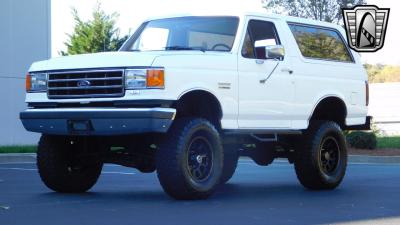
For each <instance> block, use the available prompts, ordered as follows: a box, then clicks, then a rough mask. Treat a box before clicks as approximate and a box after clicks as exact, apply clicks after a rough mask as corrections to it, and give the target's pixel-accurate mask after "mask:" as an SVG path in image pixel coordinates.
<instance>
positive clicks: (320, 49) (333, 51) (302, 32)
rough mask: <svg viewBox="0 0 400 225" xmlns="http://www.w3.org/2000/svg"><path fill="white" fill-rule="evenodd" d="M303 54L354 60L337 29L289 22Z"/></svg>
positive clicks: (329, 58)
mask: <svg viewBox="0 0 400 225" xmlns="http://www.w3.org/2000/svg"><path fill="white" fill-rule="evenodd" d="M289 27H290V30H291V31H292V33H293V35H294V37H295V39H296V42H297V44H298V46H299V48H300V51H301V54H303V56H305V57H310V58H317V59H327V60H337V61H346V62H352V58H351V56H350V54H349V51H348V50H347V48H346V45H345V43H344V42H343V39H342V38H341V36H340V35H339V33H338V32H337V31H334V30H330V29H324V28H319V27H309V26H304V25H297V24H289Z"/></svg>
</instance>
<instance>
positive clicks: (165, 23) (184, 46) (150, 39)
mask: <svg viewBox="0 0 400 225" xmlns="http://www.w3.org/2000/svg"><path fill="white" fill-rule="evenodd" d="M238 23H239V19H238V18H237V17H192V16H191V17H178V18H168V19H160V20H153V21H149V22H145V23H144V24H142V26H141V27H140V28H139V29H138V31H137V32H136V33H135V34H134V35H133V36H132V37H131V38H130V39H129V40H128V41H127V42H126V43H125V44H124V46H123V47H122V48H121V51H182V50H199V51H224V52H228V51H230V50H231V49H232V45H233V42H234V40H235V35H236V31H237V27H238Z"/></svg>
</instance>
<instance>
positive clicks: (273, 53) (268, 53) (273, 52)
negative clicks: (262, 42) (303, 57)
mask: <svg viewBox="0 0 400 225" xmlns="http://www.w3.org/2000/svg"><path fill="white" fill-rule="evenodd" d="M283 57H285V48H284V47H283V46H282V45H269V46H266V47H265V58H266V59H278V60H282V59H283Z"/></svg>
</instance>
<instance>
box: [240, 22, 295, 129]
mask: <svg viewBox="0 0 400 225" xmlns="http://www.w3.org/2000/svg"><path fill="white" fill-rule="evenodd" d="M269 45H283V46H284V47H285V43H283V42H282V40H281V39H280V38H279V33H278V32H277V29H276V27H275V22H274V20H272V19H271V20H268V19H264V18H248V21H247V31H246V35H245V37H244V39H243V41H242V46H241V53H239V56H238V73H239V117H238V124H239V128H241V129H282V128H290V127H291V117H290V111H291V110H292V109H293V108H292V104H293V98H294V83H293V75H292V72H291V70H290V68H289V62H288V61H289V57H283V58H282V59H276V60H272V59H266V57H265V47H266V46H269Z"/></svg>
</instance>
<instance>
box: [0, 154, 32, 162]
mask: <svg viewBox="0 0 400 225" xmlns="http://www.w3.org/2000/svg"><path fill="white" fill-rule="evenodd" d="M33 162H36V154H35V153H1V154H0V163H33Z"/></svg>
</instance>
